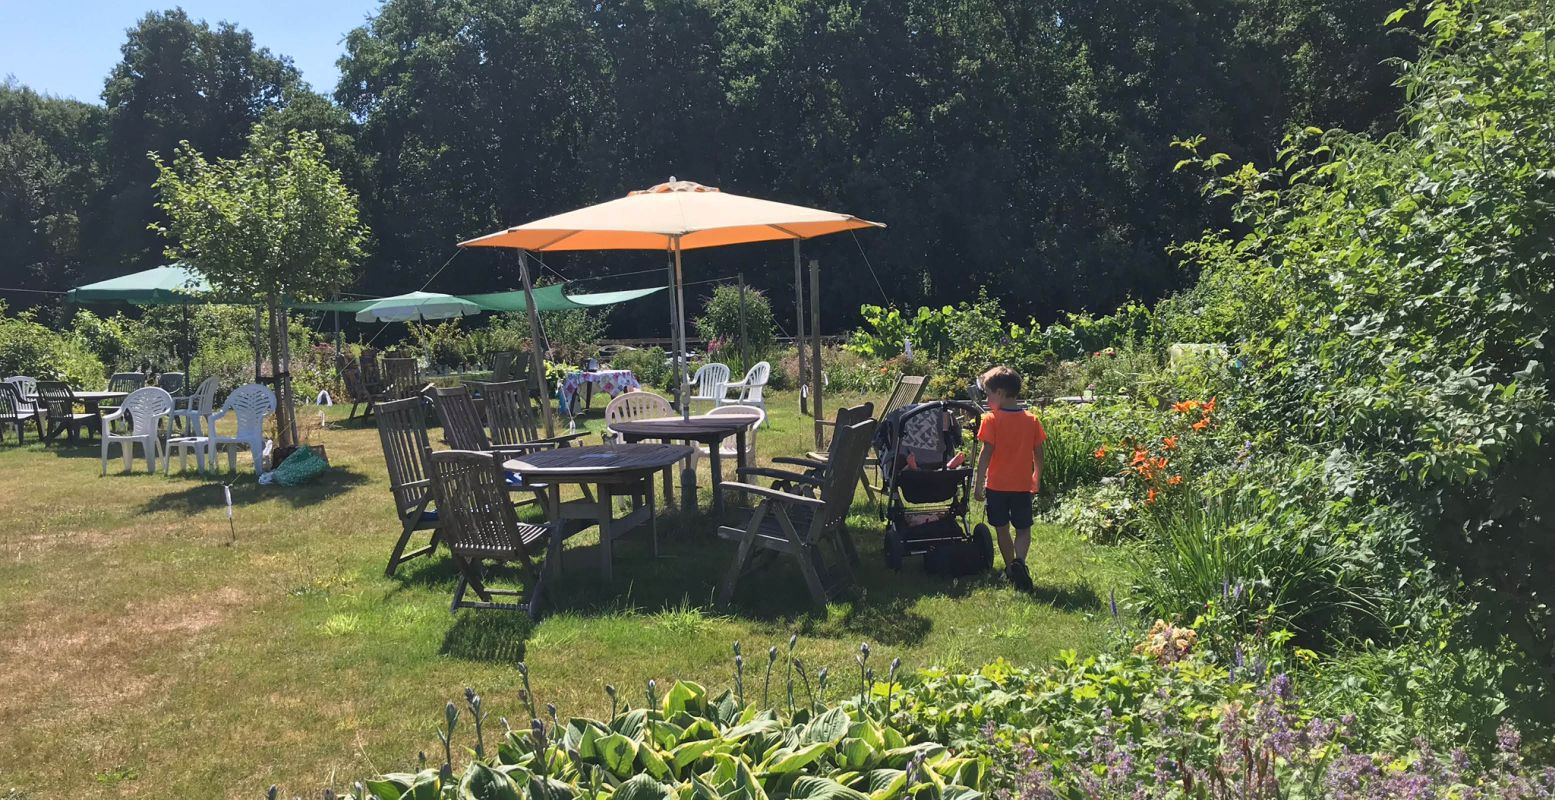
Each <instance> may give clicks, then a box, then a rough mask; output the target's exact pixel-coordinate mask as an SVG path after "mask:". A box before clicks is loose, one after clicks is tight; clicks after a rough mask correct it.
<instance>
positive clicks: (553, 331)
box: [524, 308, 610, 364]
mask: <svg viewBox="0 0 1555 800" xmlns="http://www.w3.org/2000/svg"><path fill="white" fill-rule="evenodd" d="M541 316H543V317H544V319H543V320H542V321H543V322H544V323H545V336H546V339H547V340H548V341H549V342H550V343H551V357H552V358H554V359H556V360H558V361H565V362H567V363H570V364H582V363H583V362H585V361H587V360H588V359H590V358H592V357H593V356H594V354H595V353H597V352H599V340H600V339H603V338H605V322H606V320H607V319H608V318H609V316H610V309H608V308H607V309H604V310H601V311H595V310H593V309H588V308H573V309H568V310H566V311H545V312H542V314H541ZM528 324H529V323H528V322H527V321H526V322H525V323H524V325H525V326H526V327H525V328H524V330H528V327H527V326H528Z"/></svg>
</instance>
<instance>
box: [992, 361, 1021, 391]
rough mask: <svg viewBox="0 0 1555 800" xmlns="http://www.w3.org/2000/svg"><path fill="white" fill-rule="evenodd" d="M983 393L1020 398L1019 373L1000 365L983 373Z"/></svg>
mask: <svg viewBox="0 0 1555 800" xmlns="http://www.w3.org/2000/svg"><path fill="white" fill-rule="evenodd" d="M983 391H985V392H999V393H1000V394H1004V395H1007V396H1009V397H1019V396H1020V373H1019V372H1016V371H1015V370H1013V369H1010V368H1009V367H1006V366H1003V365H1000V366H997V367H994V368H993V369H990V370H988V371H987V372H984V373H983Z"/></svg>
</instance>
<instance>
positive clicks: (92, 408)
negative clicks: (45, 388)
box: [70, 389, 129, 416]
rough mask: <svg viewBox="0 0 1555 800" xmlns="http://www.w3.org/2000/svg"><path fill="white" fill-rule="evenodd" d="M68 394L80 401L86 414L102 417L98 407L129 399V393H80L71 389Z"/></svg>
mask: <svg viewBox="0 0 1555 800" xmlns="http://www.w3.org/2000/svg"><path fill="white" fill-rule="evenodd" d="M70 393H71V394H74V395H75V396H76V399H77V400H79V401H81V405H83V406H86V413H88V414H92V415H94V416H101V415H102V411H101V410H100V409H99V408H98V407H99V406H100V405H102V404H103V403H111V402H113V401H115V400H123V399H124V398H126V397H129V392H82V391H77V390H75V389H71V390H70Z"/></svg>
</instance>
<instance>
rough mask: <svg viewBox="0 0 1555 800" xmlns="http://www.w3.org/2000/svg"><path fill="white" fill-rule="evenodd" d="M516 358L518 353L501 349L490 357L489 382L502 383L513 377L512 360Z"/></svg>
mask: <svg viewBox="0 0 1555 800" xmlns="http://www.w3.org/2000/svg"><path fill="white" fill-rule="evenodd" d="M517 360H518V353H515V352H513V351H512V350H503V351H501V352H499V353H496V354H495V355H493V356H492V357H491V382H492V383H504V382H506V381H510V380H512V379H513V362H515V361H517Z"/></svg>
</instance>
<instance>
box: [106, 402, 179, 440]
mask: <svg viewBox="0 0 1555 800" xmlns="http://www.w3.org/2000/svg"><path fill="white" fill-rule="evenodd" d="M119 407H120V408H121V409H123V410H124V411H126V412H128V414H129V417H130V433H129V435H130V436H152V435H155V434H156V433H157V431H158V430H160V425H161V422H162V418H163V417H165V416H167V415H168V414H170V413H172V411H173V396H172V395H170V394H168V393H167V392H166V391H165V390H163V389H161V388H159V387H156V386H142V387H141V388H139V389H136V390H135V391H133V392H130V394H129V396H128V397H126V398H124V403H123V404H122V405H120V406H119ZM104 452H106V450H105V451H104Z"/></svg>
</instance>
